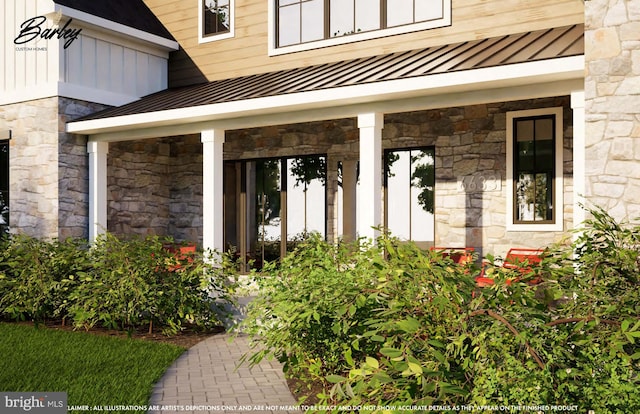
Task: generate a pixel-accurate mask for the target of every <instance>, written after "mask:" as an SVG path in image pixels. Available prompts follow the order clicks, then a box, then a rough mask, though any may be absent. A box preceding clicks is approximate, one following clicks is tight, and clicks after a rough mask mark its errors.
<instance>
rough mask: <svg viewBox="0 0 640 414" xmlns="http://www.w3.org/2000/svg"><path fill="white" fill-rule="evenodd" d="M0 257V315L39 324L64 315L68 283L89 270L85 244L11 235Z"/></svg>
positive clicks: (75, 241) (69, 288)
mask: <svg viewBox="0 0 640 414" xmlns="http://www.w3.org/2000/svg"><path fill="white" fill-rule="evenodd" d="M3 245H4V246H3V247H4V248H3V251H2V253H1V256H0V313H2V314H5V315H7V316H9V317H11V318H13V319H18V320H25V319H33V320H36V321H41V320H43V319H45V318H47V317H63V316H64V315H65V314H66V305H67V304H66V302H65V299H64V298H65V297H66V296H67V295H68V293H69V291H70V290H71V289H73V286H72V283H69V280H72V279H74V277H75V276H76V275H81V274H84V273H85V272H87V271H88V269H89V268H90V267H91V261H90V258H89V252H88V247H87V244H86V243H85V242H83V241H78V240H72V239H69V240H66V241H59V240H54V241H50V242H48V241H43V240H38V239H35V238H32V237H27V236H21V235H13V236H11V237H9V238H8V239H7V240H5V241H4V242H3Z"/></svg>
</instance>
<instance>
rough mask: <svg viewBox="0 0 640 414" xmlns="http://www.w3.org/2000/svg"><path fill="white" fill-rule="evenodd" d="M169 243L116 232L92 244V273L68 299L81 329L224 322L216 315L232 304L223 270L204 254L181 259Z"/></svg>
mask: <svg viewBox="0 0 640 414" xmlns="http://www.w3.org/2000/svg"><path fill="white" fill-rule="evenodd" d="M167 243H172V241H171V240H170V239H161V238H159V237H155V236H149V237H146V238H145V239H132V240H126V241H124V240H120V239H118V238H117V237H115V236H113V235H111V234H105V235H103V236H101V237H99V238H98V239H97V240H96V242H95V244H94V245H93V246H92V255H91V256H92V259H93V262H94V266H93V269H92V272H91V273H89V274H86V275H84V276H83V277H81V278H80V280H79V283H78V285H77V287H76V288H75V289H74V290H73V291H72V293H71V295H70V296H69V301H70V303H71V305H70V307H69V313H70V317H71V319H73V321H74V324H75V325H76V326H78V327H91V326H94V325H96V324H98V325H101V326H106V327H109V328H113V329H125V330H129V329H133V328H136V327H140V326H143V325H148V326H149V328H150V329H151V328H152V326H153V325H154V324H155V325H156V326H162V327H164V330H165V331H166V332H167V333H176V332H177V331H179V330H180V329H182V328H183V327H184V325H185V324H186V323H189V324H193V325H196V326H199V327H202V328H210V327H211V326H213V325H218V324H220V323H221V321H220V319H219V317H218V316H219V313H216V312H214V310H215V309H216V308H218V307H219V306H218V305H219V304H220V302H221V301H222V302H226V301H229V300H230V297H229V295H228V293H227V288H228V286H227V284H226V280H225V275H224V272H223V271H221V270H219V269H217V268H215V267H214V266H213V265H211V264H210V262H209V260H208V259H207V258H206V257H205V255H204V253H202V252H199V253H198V252H196V253H192V254H185V255H180V254H176V253H173V252H171V251H169V250H168V249H166V248H165V247H164V246H165V245H166V244H167Z"/></svg>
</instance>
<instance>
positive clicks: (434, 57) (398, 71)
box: [79, 24, 584, 121]
mask: <svg viewBox="0 0 640 414" xmlns="http://www.w3.org/2000/svg"><path fill="white" fill-rule="evenodd" d="M583 54H584V25H582V24H579V25H572V26H565V27H559V28H552V29H546V30H538V31H533V32H527V33H521V34H511V35H506V36H500V37H494V38H488V39H480V40H474V41H467V42H461V43H456V44H451V45H444V46H434V47H429V48H426V49H418V50H410V51H405V52H396V53H390V54H386V55H380V56H373V57H364V58H358V59H350V60H345V61H340V62H335V63H326V64H320V65H314V66H309V67H302V68H295V69H287V70H281V71H276V72H268V73H261V74H256V75H249V76H243V77H238V78H232V79H224V80H217V81H212V82H208V83H204V84H199V85H193V86H187V87H182V88H176V89H167V90H164V91H160V92H157V93H155V94H152V95H149V96H146V97H144V98H142V99H140V100H138V101H135V102H131V103H129V104H126V105H123V106H120V107H116V108H110V109H107V110H104V111H101V112H98V113H95V114H92V115H89V116H86V117H83V118H81V119H79V121H80V120H82V121H84V120H91V119H103V118H110V117H117V116H125V115H133V114H140V113H148V112H156V111H164V110H170V109H181V108H188V107H193V106H200V105H210V104H216V103H225V102H232V101H239V100H245V99H254V98H261V97H268V96H276V95H284V94H290V93H298V92H309V91H315V90H322V89H329V88H339V87H345V86H353V85H362V84H368V83H373V82H383V81H390V80H397V79H407V78H412V77H419V76H426V75H431V74H436V73H444V72H452V71H462V70H470V69H479V68H485V67H492V66H501V65H510V64H515V63H524V62H532V61H539V60H545V59H553V58H560V57H569V56H577V55H583Z"/></svg>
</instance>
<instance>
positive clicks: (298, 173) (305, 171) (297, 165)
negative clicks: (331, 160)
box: [291, 156, 327, 192]
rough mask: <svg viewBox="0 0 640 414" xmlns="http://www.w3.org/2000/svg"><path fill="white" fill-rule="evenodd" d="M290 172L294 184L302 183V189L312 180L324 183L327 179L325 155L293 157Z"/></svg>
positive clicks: (305, 188)
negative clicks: (293, 178)
mask: <svg viewBox="0 0 640 414" xmlns="http://www.w3.org/2000/svg"><path fill="white" fill-rule="evenodd" d="M291 173H292V174H293V175H294V177H295V179H296V184H295V186H296V187H297V186H298V185H300V184H304V186H303V187H304V191H305V192H306V191H307V186H308V185H309V184H310V183H311V182H312V181H313V180H320V182H321V183H324V182H325V180H326V179H327V161H326V157H317V156H312V157H297V158H294V159H293V162H292V165H291Z"/></svg>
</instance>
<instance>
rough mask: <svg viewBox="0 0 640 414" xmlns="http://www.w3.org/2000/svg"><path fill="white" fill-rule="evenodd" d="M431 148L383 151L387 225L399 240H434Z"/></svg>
mask: <svg viewBox="0 0 640 414" xmlns="http://www.w3.org/2000/svg"><path fill="white" fill-rule="evenodd" d="M434 155H435V154H434V151H433V149H416V150H394V151H388V152H386V154H385V166H386V192H387V197H386V208H387V214H386V217H387V228H388V229H389V231H391V234H393V235H394V236H397V237H399V238H401V239H406V240H414V241H433V240H434V217H433V206H434V184H435V166H434V159H435V156H434Z"/></svg>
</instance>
